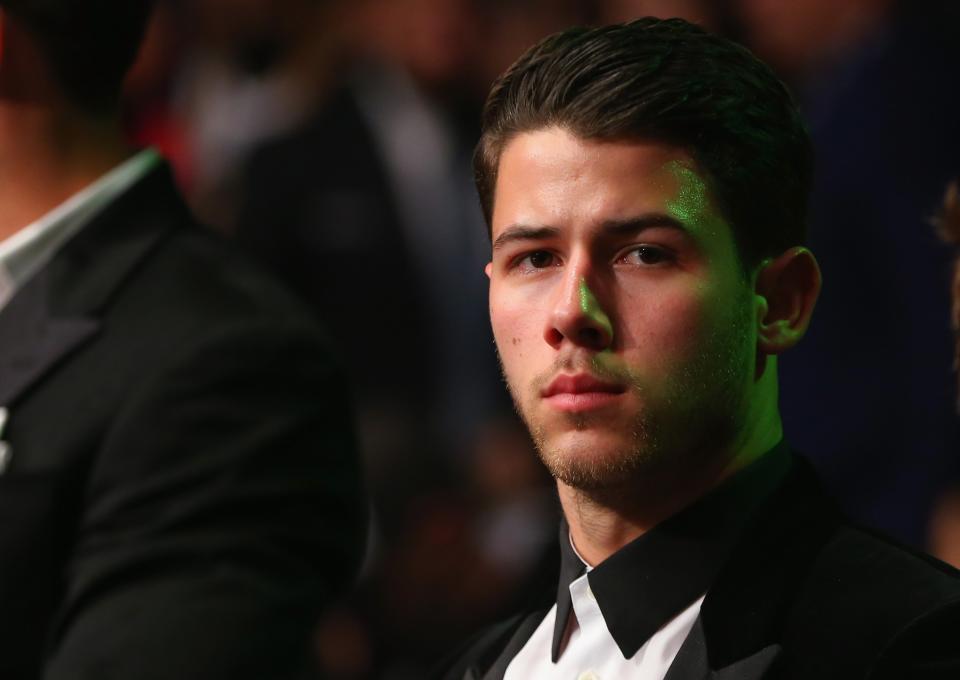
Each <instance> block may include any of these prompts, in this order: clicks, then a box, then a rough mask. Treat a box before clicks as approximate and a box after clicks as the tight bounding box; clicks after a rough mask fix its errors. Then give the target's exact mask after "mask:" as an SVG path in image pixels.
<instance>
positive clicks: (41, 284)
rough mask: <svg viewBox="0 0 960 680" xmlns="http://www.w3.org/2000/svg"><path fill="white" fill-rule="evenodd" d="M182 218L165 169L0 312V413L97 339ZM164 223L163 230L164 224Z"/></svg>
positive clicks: (125, 197) (103, 216)
mask: <svg viewBox="0 0 960 680" xmlns="http://www.w3.org/2000/svg"><path fill="white" fill-rule="evenodd" d="M171 205H173V206H175V209H176V210H183V211H184V214H186V212H185V208H180V207H179V206H181V204H180V202H179V199H178V198H177V196H176V193H175V190H174V188H173V182H172V178H171V176H170V173H169V170H168V169H167V167H166V166H160V167H158V168H156V169H154V170H153V171H151V172H149V173H148V174H147V175H146V176H145V177H144V178H143V179H141V180H140V181H139V182H138V183H137V184H135V185H134V186H133V187H131V189H130V190H128V191H127V192H126V193H125V194H124V195H123V196H121V197H120V198H119V199H118V200H117V201H116V202H115V203H114V204H112V205H111V206H109V207H107V208H106V209H105V210H104V211H103V212H101V213H100V214H99V215H98V216H97V217H95V218H94V219H93V220H92V221H91V222H90V224H88V225H87V226H86V227H84V228H83V229H82V230H81V231H80V233H79V234H77V236H75V237H74V238H73V239H72V240H71V241H69V242H68V243H67V244H66V245H65V246H64V247H63V249H62V250H61V251H60V252H59V253H57V254H56V255H55V256H54V257H53V259H52V260H51V261H50V262H49V263H48V265H47V266H46V267H44V268H43V269H42V270H41V271H40V272H38V273H37V274H36V275H35V276H34V277H33V278H31V279H30V280H29V281H27V283H26V284H25V285H24V286H23V288H21V289H20V290H19V291H18V292H17V293H16V294H15V295H14V296H13V298H12V299H11V300H10V302H9V303H8V304H7V306H6V307H4V308H3V310H2V311H0V406H3V407H7V406H10V405H11V404H13V403H14V402H15V401H16V400H17V399H18V398H19V397H21V396H22V395H23V394H24V393H25V392H26V391H27V389H28V388H30V387H31V386H32V385H34V384H36V383H37V381H39V380H40V379H41V378H42V377H43V376H44V375H46V374H47V373H48V372H50V371H51V370H52V369H53V368H54V367H56V366H57V365H59V364H60V363H61V362H62V361H63V360H64V359H65V358H67V357H68V356H69V355H70V354H71V353H72V352H74V351H75V350H77V349H78V348H79V347H81V346H82V345H83V344H84V343H85V342H87V341H88V340H90V339H91V338H92V337H93V336H94V335H96V333H97V332H98V330H99V328H100V326H101V323H100V320H99V317H100V315H101V312H102V309H103V307H104V305H106V304H107V302H108V301H109V299H110V297H111V295H112V294H113V293H114V292H115V291H116V290H118V289H119V287H120V285H121V284H122V282H123V281H124V280H125V279H126V277H127V276H128V275H129V274H130V273H132V272H133V271H134V270H135V268H136V266H137V265H139V264H140V263H141V262H142V260H143V258H144V257H145V256H146V255H147V253H148V252H149V251H150V250H151V248H152V247H153V246H154V245H155V244H156V243H157V242H158V241H159V239H160V238H161V236H162V235H163V233H164V231H165V230H166V229H165V227H164V224H165V223H166V224H168V223H169V222H170V210H171V208H170V207H169V206H171ZM165 220H166V222H165Z"/></svg>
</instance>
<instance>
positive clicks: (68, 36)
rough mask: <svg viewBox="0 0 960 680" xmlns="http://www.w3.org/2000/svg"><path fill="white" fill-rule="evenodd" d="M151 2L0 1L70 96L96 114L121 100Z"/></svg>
mask: <svg viewBox="0 0 960 680" xmlns="http://www.w3.org/2000/svg"><path fill="white" fill-rule="evenodd" d="M152 7H153V1H152V0H0V8H2V9H3V10H5V11H7V12H9V14H10V15H11V16H12V17H14V18H16V19H18V20H19V21H20V22H21V23H22V24H24V25H25V26H26V27H27V28H28V29H29V30H30V31H31V32H32V33H33V35H34V36H35V37H36V39H37V42H38V44H39V46H40V49H41V51H42V52H43V54H44V55H45V56H46V58H47V61H48V62H49V65H50V68H51V69H52V71H53V75H54V77H55V78H56V79H57V83H58V85H59V86H60V88H61V89H62V90H63V92H64V94H65V96H66V97H67V98H68V99H69V100H70V101H71V102H72V103H74V104H75V105H76V106H78V107H79V108H81V109H83V110H86V111H88V112H92V113H104V112H107V111H111V110H112V109H113V108H115V107H116V105H117V103H118V102H119V98H120V90H121V87H122V85H123V78H124V75H125V74H126V72H127V71H128V70H129V69H130V67H131V66H132V65H133V62H134V59H136V56H137V52H138V50H139V48H140V43H141V41H142V40H143V36H144V32H145V31H146V26H147V22H148V20H149V17H150V11H151V9H152Z"/></svg>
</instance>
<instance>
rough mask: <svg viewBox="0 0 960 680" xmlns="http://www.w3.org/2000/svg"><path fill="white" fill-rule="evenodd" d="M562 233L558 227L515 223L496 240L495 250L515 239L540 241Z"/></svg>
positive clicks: (494, 243)
mask: <svg viewBox="0 0 960 680" xmlns="http://www.w3.org/2000/svg"><path fill="white" fill-rule="evenodd" d="M559 234H560V230H559V229H557V228H556V227H535V226H530V225H526V224H513V225H510V226H509V227H507V228H506V229H504V230H503V232H502V233H501V234H500V235H499V236H498V237H497V238H496V240H494V242H493V250H498V249H499V248H503V247H504V246H505V245H507V244H508V243H513V242H514V241H539V240H542V239H545V238H551V237H554V236H557V235H559Z"/></svg>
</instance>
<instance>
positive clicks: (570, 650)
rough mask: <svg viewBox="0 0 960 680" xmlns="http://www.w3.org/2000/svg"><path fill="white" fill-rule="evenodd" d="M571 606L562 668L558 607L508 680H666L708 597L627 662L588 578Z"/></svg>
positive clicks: (579, 582) (576, 586)
mask: <svg viewBox="0 0 960 680" xmlns="http://www.w3.org/2000/svg"><path fill="white" fill-rule="evenodd" d="M572 546H573V543H572V542H571V547H572ZM574 550H576V549H575V548H574ZM581 559H582V558H581ZM589 571H590V567H589V566H587V572H588V573H589ZM570 600H571V604H572V605H573V611H571V612H570V617H569V621H568V623H567V626H568V633H567V635H568V639H567V642H566V645H565V646H564V648H563V650H562V651H561V653H560V658H559V659H558V660H557V662H556V663H553V661H551V659H550V653H551V647H552V644H553V630H554V626H555V625H556V618H557V605H556V604H554V605H553V607H552V608H551V609H550V611H549V612H547V615H546V616H545V617H544V618H543V621H541V623H540V625H539V626H538V627H537V629H536V630H535V631H534V632H533V635H531V636H530V639H529V640H528V641H527V644H526V645H524V647H523V649H521V650H520V652H519V653H518V654H517V655H516V656H515V657H513V661H511V662H510V665H509V666H508V667H507V672H506V673H505V674H504V676H503V677H504V680H528V679H529V678H538V679H539V678H557V679H560V678H563V679H564V680H619V679H621V678H622V679H623V680H662V679H663V677H664V676H665V675H666V674H667V670H668V669H669V668H670V664H672V663H673V659H674V657H676V656H677V652H678V651H679V650H680V645H682V644H683V641H684V640H685V639H686V637H687V634H688V633H689V632H690V629H691V628H693V623H694V621H696V619H697V616H698V615H699V614H700V605H701V604H702V603H703V596H701V597H700V598H698V599H697V600H696V601H694V602H693V603H692V604H691V605H690V606H689V607H687V608H686V609H684V610H683V611H682V612H680V613H679V614H677V615H676V616H675V617H674V618H673V619H671V620H670V621H668V622H667V623H666V624H664V625H663V627H662V628H660V630H658V631H657V632H656V633H654V634H653V636H652V637H651V638H650V639H649V640H647V641H646V642H645V643H644V644H643V646H642V647H640V649H639V650H638V651H637V653H636V654H634V655H633V656H631V657H629V658H626V657H624V655H623V652H621V651H620V648H619V647H618V646H617V643H616V641H615V640H614V639H613V636H612V635H611V634H610V631H609V630H608V629H607V624H606V621H604V619H603V613H602V612H601V611H600V607H599V606H598V605H597V600H596V598H595V597H594V596H593V592H592V591H591V590H590V582H589V581H588V580H587V574H586V573H585V574H583V575H582V576H580V577H579V578H577V579H576V580H574V581H573V583H571V584H570Z"/></svg>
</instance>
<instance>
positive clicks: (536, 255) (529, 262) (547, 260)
mask: <svg viewBox="0 0 960 680" xmlns="http://www.w3.org/2000/svg"><path fill="white" fill-rule="evenodd" d="M554 262H555V259H554V257H553V255H552V254H551V253H548V252H547V251H545V250H537V251H536V252H533V253H530V254H529V255H527V256H526V257H523V258H521V259H520V261H519V262H518V264H519V265H520V267H521V268H530V269H544V268H546V267H550V266H552V265H553V263H554Z"/></svg>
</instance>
